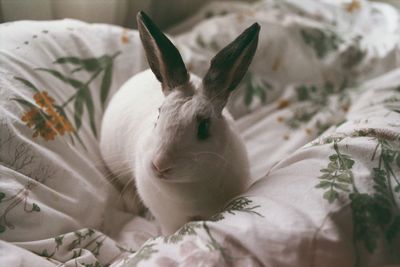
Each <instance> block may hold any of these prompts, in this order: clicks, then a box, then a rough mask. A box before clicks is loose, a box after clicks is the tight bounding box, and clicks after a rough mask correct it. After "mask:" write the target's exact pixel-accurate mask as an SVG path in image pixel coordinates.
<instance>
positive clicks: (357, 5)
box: [346, 0, 361, 13]
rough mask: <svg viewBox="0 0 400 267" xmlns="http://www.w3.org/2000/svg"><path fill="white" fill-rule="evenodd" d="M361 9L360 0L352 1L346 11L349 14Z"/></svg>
mask: <svg viewBox="0 0 400 267" xmlns="http://www.w3.org/2000/svg"><path fill="white" fill-rule="evenodd" d="M359 9H361V3H360V1H359V0H352V1H351V3H350V4H348V5H347V6H346V10H347V12H349V13H353V12H354V11H357V10H359Z"/></svg>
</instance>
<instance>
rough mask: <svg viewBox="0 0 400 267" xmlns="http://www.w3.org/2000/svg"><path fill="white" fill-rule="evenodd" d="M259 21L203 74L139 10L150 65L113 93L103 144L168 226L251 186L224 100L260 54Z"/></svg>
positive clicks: (203, 213)
mask: <svg viewBox="0 0 400 267" xmlns="http://www.w3.org/2000/svg"><path fill="white" fill-rule="evenodd" d="M259 28H260V27H259V25H258V24H256V23H255V24H253V25H252V26H251V27H249V28H248V29H247V30H246V31H244V32H243V33H242V34H241V35H240V36H239V37H238V38H236V39H235V40H234V41H233V42H232V43H231V44H229V45H228V46H226V47H225V48H224V49H222V50H221V51H220V52H219V53H218V54H217V55H216V56H215V57H214V58H213V59H212V61H211V66H210V68H209V70H208V72H207V73H206V75H205V76H204V78H203V79H200V78H199V77H197V76H195V75H193V74H189V73H188V72H187V70H186V67H185V64H184V63H183V60H182V58H181V56H180V54H179V52H178V50H177V49H176V47H175V46H174V45H173V44H172V43H171V42H170V41H169V40H168V38H167V37H166V36H165V35H164V34H163V33H162V32H161V31H160V30H159V29H158V28H157V27H156V25H155V24H154V23H153V22H152V21H151V19H150V18H149V17H147V15H146V14H144V13H143V12H140V13H139V14H138V29H139V33H140V37H141V40H142V42H143V45H144V49H145V52H146V56H147V59H148V63H149V65H150V68H151V71H150V70H147V71H144V72H141V73H139V74H137V75H135V76H134V77H133V78H131V79H130V80H129V81H127V82H126V83H125V84H124V85H123V86H122V87H121V88H120V90H119V92H117V93H116V95H115V96H114V98H113V99H112V100H111V102H110V104H109V106H108V107H107V110H106V113H105V115H104V118H103V123H102V129H101V141H100V148H101V152H102V156H103V158H104V160H105V162H106V164H107V165H108V167H109V168H110V170H111V171H112V172H113V173H114V174H115V175H116V176H117V177H118V179H120V181H121V182H122V184H128V183H129V182H130V181H132V180H133V181H134V182H135V185H136V188H137V192H138V194H139V196H140V198H141V200H142V201H143V203H144V204H145V206H147V207H148V208H149V209H150V211H151V212H152V213H153V215H154V217H155V218H156V219H157V220H158V221H159V222H160V224H161V228H162V232H163V233H164V234H171V233H173V232H174V231H176V230H177V229H178V228H179V227H180V226H182V225H183V224H184V223H186V222H188V221H191V220H198V219H205V218H207V217H209V216H211V215H213V214H215V213H217V212H218V211H220V210H221V209H222V208H223V207H224V205H226V204H227V202H228V201H229V200H231V199H232V198H234V197H235V196H237V195H240V194H241V193H243V192H244V191H245V190H246V189H247V187H248V182H249V163H248V159H247V153H246V149H245V146H244V145H243V143H242V141H241V139H240V138H239V136H238V134H237V133H236V131H235V129H234V126H233V124H232V119H231V118H230V116H229V114H228V113H227V112H226V111H224V107H225V105H226V102H227V101H228V98H229V95H230V93H231V91H232V90H234V89H235V87H236V86H237V84H238V83H239V82H240V80H241V79H242V77H243V76H244V74H245V73H246V70H247V68H248V66H249V64H250V62H251V60H252V58H253V56H254V52H255V50H256V47H257V42H258V33H259ZM132 201H135V200H133V199H132Z"/></svg>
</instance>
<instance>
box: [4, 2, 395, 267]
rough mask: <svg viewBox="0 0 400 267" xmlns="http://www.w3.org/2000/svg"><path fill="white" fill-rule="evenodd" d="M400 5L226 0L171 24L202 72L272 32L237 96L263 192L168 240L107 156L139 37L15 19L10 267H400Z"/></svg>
mask: <svg viewBox="0 0 400 267" xmlns="http://www.w3.org/2000/svg"><path fill="white" fill-rule="evenodd" d="M399 18H400V17H399V11H398V10H397V9H396V8H395V7H393V6H391V5H388V4H384V3H377V2H368V1H361V0H360V1H344V0H343V1H327V0H326V1H311V0H306V1H294V0H284V1H278V0H263V1H258V2H256V3H253V4H248V3H235V4H234V3H224V2H222V3H211V4H208V5H207V6H205V7H204V8H203V9H201V10H200V11H199V12H198V13H197V14H195V15H194V16H192V17H191V18H189V19H187V20H186V21H184V22H182V23H181V24H180V25H178V26H176V27H174V28H172V29H170V31H169V32H170V33H171V36H172V39H173V41H174V43H175V44H176V46H177V47H178V48H179V50H180V51H181V53H182V55H183V58H184V61H185V62H186V65H187V67H188V68H189V69H190V70H191V71H192V72H194V73H196V74H199V75H202V74H204V71H205V70H206V69H207V67H208V64H209V63H208V62H209V60H210V58H211V57H212V56H213V55H214V54H215V52H216V51H218V50H219V49H220V48H222V47H223V46H224V45H226V44H227V43H228V42H230V41H231V40H232V39H233V38H234V37H235V36H237V35H238V34H239V33H240V32H241V31H242V30H243V29H245V28H246V27H247V26H249V25H250V24H251V23H253V22H255V21H257V22H258V23H259V24H260V25H261V32H260V41H259V46H258V50H257V53H256V55H255V58H254V60H253V63H252V65H251V67H250V70H249V72H248V74H247V75H246V77H245V78H244V80H243V82H242V83H241V85H240V88H239V89H238V90H236V91H237V92H235V93H234V95H233V97H231V99H230V102H229V104H228V107H229V110H230V111H231V113H232V114H233V115H234V117H235V119H236V124H237V127H238V129H239V130H240V133H241V135H242V138H243V139H244V141H245V144H246V146H247V149H248V153H249V159H250V163H251V179H252V181H253V185H252V186H251V188H250V189H249V190H248V191H247V192H246V193H245V194H243V195H241V196H238V197H237V198H235V199H233V200H232V201H231V202H230V203H229V204H228V205H227V206H226V208H225V210H224V211H221V213H219V214H215V216H213V217H211V218H209V219H208V220H205V221H195V222H190V223H188V224H186V225H185V226H183V227H182V228H181V229H180V230H178V231H177V232H176V233H175V234H173V235H170V236H161V235H160V229H159V226H158V224H157V222H156V221H154V219H152V218H151V216H149V215H148V214H144V215H137V214H135V213H133V212H132V207H130V205H129V204H130V202H129V194H125V191H126V189H125V188H118V187H117V186H115V184H114V183H112V176H111V175H110V173H107V171H106V169H105V168H104V163H103V162H102V159H101V157H100V152H99V145H98V138H99V129H100V126H101V119H102V114H103V112H104V110H105V108H106V107H107V103H108V101H109V100H110V98H111V97H112V95H113V94H114V93H115V92H116V91H117V90H118V88H119V87H120V86H121V85H122V84H123V83H124V81H126V80H127V79H128V78H129V77H131V76H132V75H134V74H135V73H138V72H139V71H142V70H144V69H146V68H147V62H146V60H145V57H144V53H143V51H142V47H141V43H140V40H139V36H138V33H137V32H136V31H134V30H129V29H124V28H120V27H117V26H111V25H106V24H87V23H84V22H81V21H77V20H70V19H66V20H61V21H49V22H35V21H19V22H13V23H5V24H1V25H0V40H2V42H1V43H0V111H1V112H0V125H1V127H0V265H1V266H30V267H31V266H38V267H39V266H40V267H42V266H82V267H83V266H85V267H89V266H91V267H94V266H96V267H99V266H112V267H122V266H123V267H133V266H166V267H168V266H274V267H281V266H282V267H283V266H343V267H346V266H394V265H396V264H397V265H398V264H400V49H399V44H400V40H399V39H400V27H399V25H400V24H399V23H398V22H399Z"/></svg>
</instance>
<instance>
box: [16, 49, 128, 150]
mask: <svg viewBox="0 0 400 267" xmlns="http://www.w3.org/2000/svg"><path fill="white" fill-rule="evenodd" d="M120 53H121V52H119V51H118V52H116V53H114V54H112V55H103V56H100V57H98V58H83V59H82V58H78V57H74V56H67V57H60V58H58V59H56V60H55V61H54V64H58V65H72V66H73V67H74V68H73V69H72V70H71V73H75V72H79V71H86V72H88V73H89V75H90V77H89V78H88V79H87V80H86V81H81V80H78V79H76V78H74V77H70V76H69V74H70V73H68V74H63V73H61V72H60V71H58V70H55V69H49V68H37V69H36V70H37V71H40V72H45V73H48V74H50V75H51V76H53V77H55V78H57V79H59V80H61V81H62V82H64V83H66V84H68V85H70V86H71V87H72V88H74V89H76V92H75V93H74V94H72V95H71V96H70V97H69V98H68V99H67V100H65V102H64V103H62V104H61V105H54V104H53V102H54V99H53V98H51V97H49V96H48V95H47V92H45V91H43V92H41V91H39V90H38V89H37V88H36V87H35V86H34V85H33V84H32V83H31V82H29V81H27V80H25V79H23V78H20V77H15V79H16V80H19V81H21V82H22V83H24V84H25V85H26V86H28V87H29V88H31V89H32V90H33V91H34V92H35V93H36V94H35V96H34V97H36V98H37V99H39V100H40V99H41V98H43V97H46V98H47V99H48V100H51V101H47V102H46V104H47V107H50V106H51V108H52V109H56V110H57V112H58V114H61V117H57V116H53V117H54V118H58V121H57V120H56V121H54V122H53V121H52V120H50V118H53V117H51V116H50V117H48V118H47V119H46V118H44V119H41V120H40V122H41V124H40V125H39V126H40V127H39V128H37V127H36V128H35V129H36V131H35V133H34V137H36V136H38V135H40V136H42V137H43V138H44V139H45V140H53V139H54V137H55V136H56V135H57V134H58V133H59V134H60V135H63V134H64V132H70V133H73V135H74V136H75V137H76V138H77V139H78V140H79V142H80V143H81V145H82V146H83V147H84V145H83V143H82V142H81V139H80V138H79V136H78V135H77V131H78V130H79V129H80V127H81V125H82V116H83V115H84V112H85V110H86V111H87V114H88V119H89V125H90V129H91V131H92V133H93V135H94V136H95V137H96V138H97V130H96V129H97V127H96V121H95V112H96V110H95V106H94V101H93V98H92V94H91V88H90V85H91V83H92V82H93V81H94V80H95V79H96V78H97V77H98V76H99V75H101V74H102V73H103V77H102V79H101V84H100V87H99V90H98V91H99V98H100V103H101V107H102V109H104V106H105V102H106V100H107V97H108V94H109V92H110V88H111V84H112V73H113V62H114V59H115V58H116V57H117V56H118V55H119V54H120ZM42 95H43V96H42ZM36 98H35V101H36ZM15 101H17V102H18V103H20V104H22V105H25V106H28V107H30V108H31V110H30V112H29V113H27V114H25V115H26V116H25V121H27V122H28V125H31V126H32V125H36V126H37V124H38V123H39V117H38V116H36V115H37V114H39V113H40V114H42V113H43V112H41V110H40V109H38V108H36V106H35V105H33V104H31V103H29V102H28V101H26V100H24V99H15ZM71 102H74V104H73V107H74V123H75V129H73V126H72V125H70V124H69V121H68V119H67V117H66V113H65V110H64V108H66V106H68V105H69V104H70V103H71ZM41 108H42V106H41ZM50 111H51V110H50ZM44 112H46V111H44ZM51 114H53V115H57V114H55V113H54V112H53V113H51ZM42 115H43V114H42ZM49 122H50V124H57V125H56V126H55V127H53V128H48V127H45V126H46V125H49ZM63 125H65V126H66V127H62V126H63ZM57 127H58V128H57ZM58 129H60V130H59V131H58ZM71 140H72V142H73V138H71Z"/></svg>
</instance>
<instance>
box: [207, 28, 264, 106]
mask: <svg viewBox="0 0 400 267" xmlns="http://www.w3.org/2000/svg"><path fill="white" fill-rule="evenodd" d="M259 32H260V25H259V24H258V23H254V24H253V25H251V26H250V27H249V28H247V29H246V30H245V31H244V32H243V33H242V34H240V35H239V36H238V37H237V38H236V39H235V40H234V41H233V42H231V43H230V44H229V45H227V46H226V47H225V48H223V49H222V50H221V51H220V52H218V54H217V55H216V56H215V57H214V58H213V59H212V60H211V66H210V69H209V70H208V71H207V73H206V75H205V76H204V78H203V90H204V91H203V92H204V94H205V95H206V96H208V97H209V98H210V99H212V100H213V101H214V102H215V103H216V105H218V108H220V109H221V111H222V109H223V107H224V106H225V104H226V102H227V101H228V98H229V94H230V92H232V91H233V90H234V89H235V88H236V86H237V85H238V84H239V82H240V81H241V80H242V78H243V76H244V75H245V74H246V71H247V69H248V68H249V65H250V63H251V61H252V59H253V56H254V53H255V51H256V49H257V44H258V34H259Z"/></svg>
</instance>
